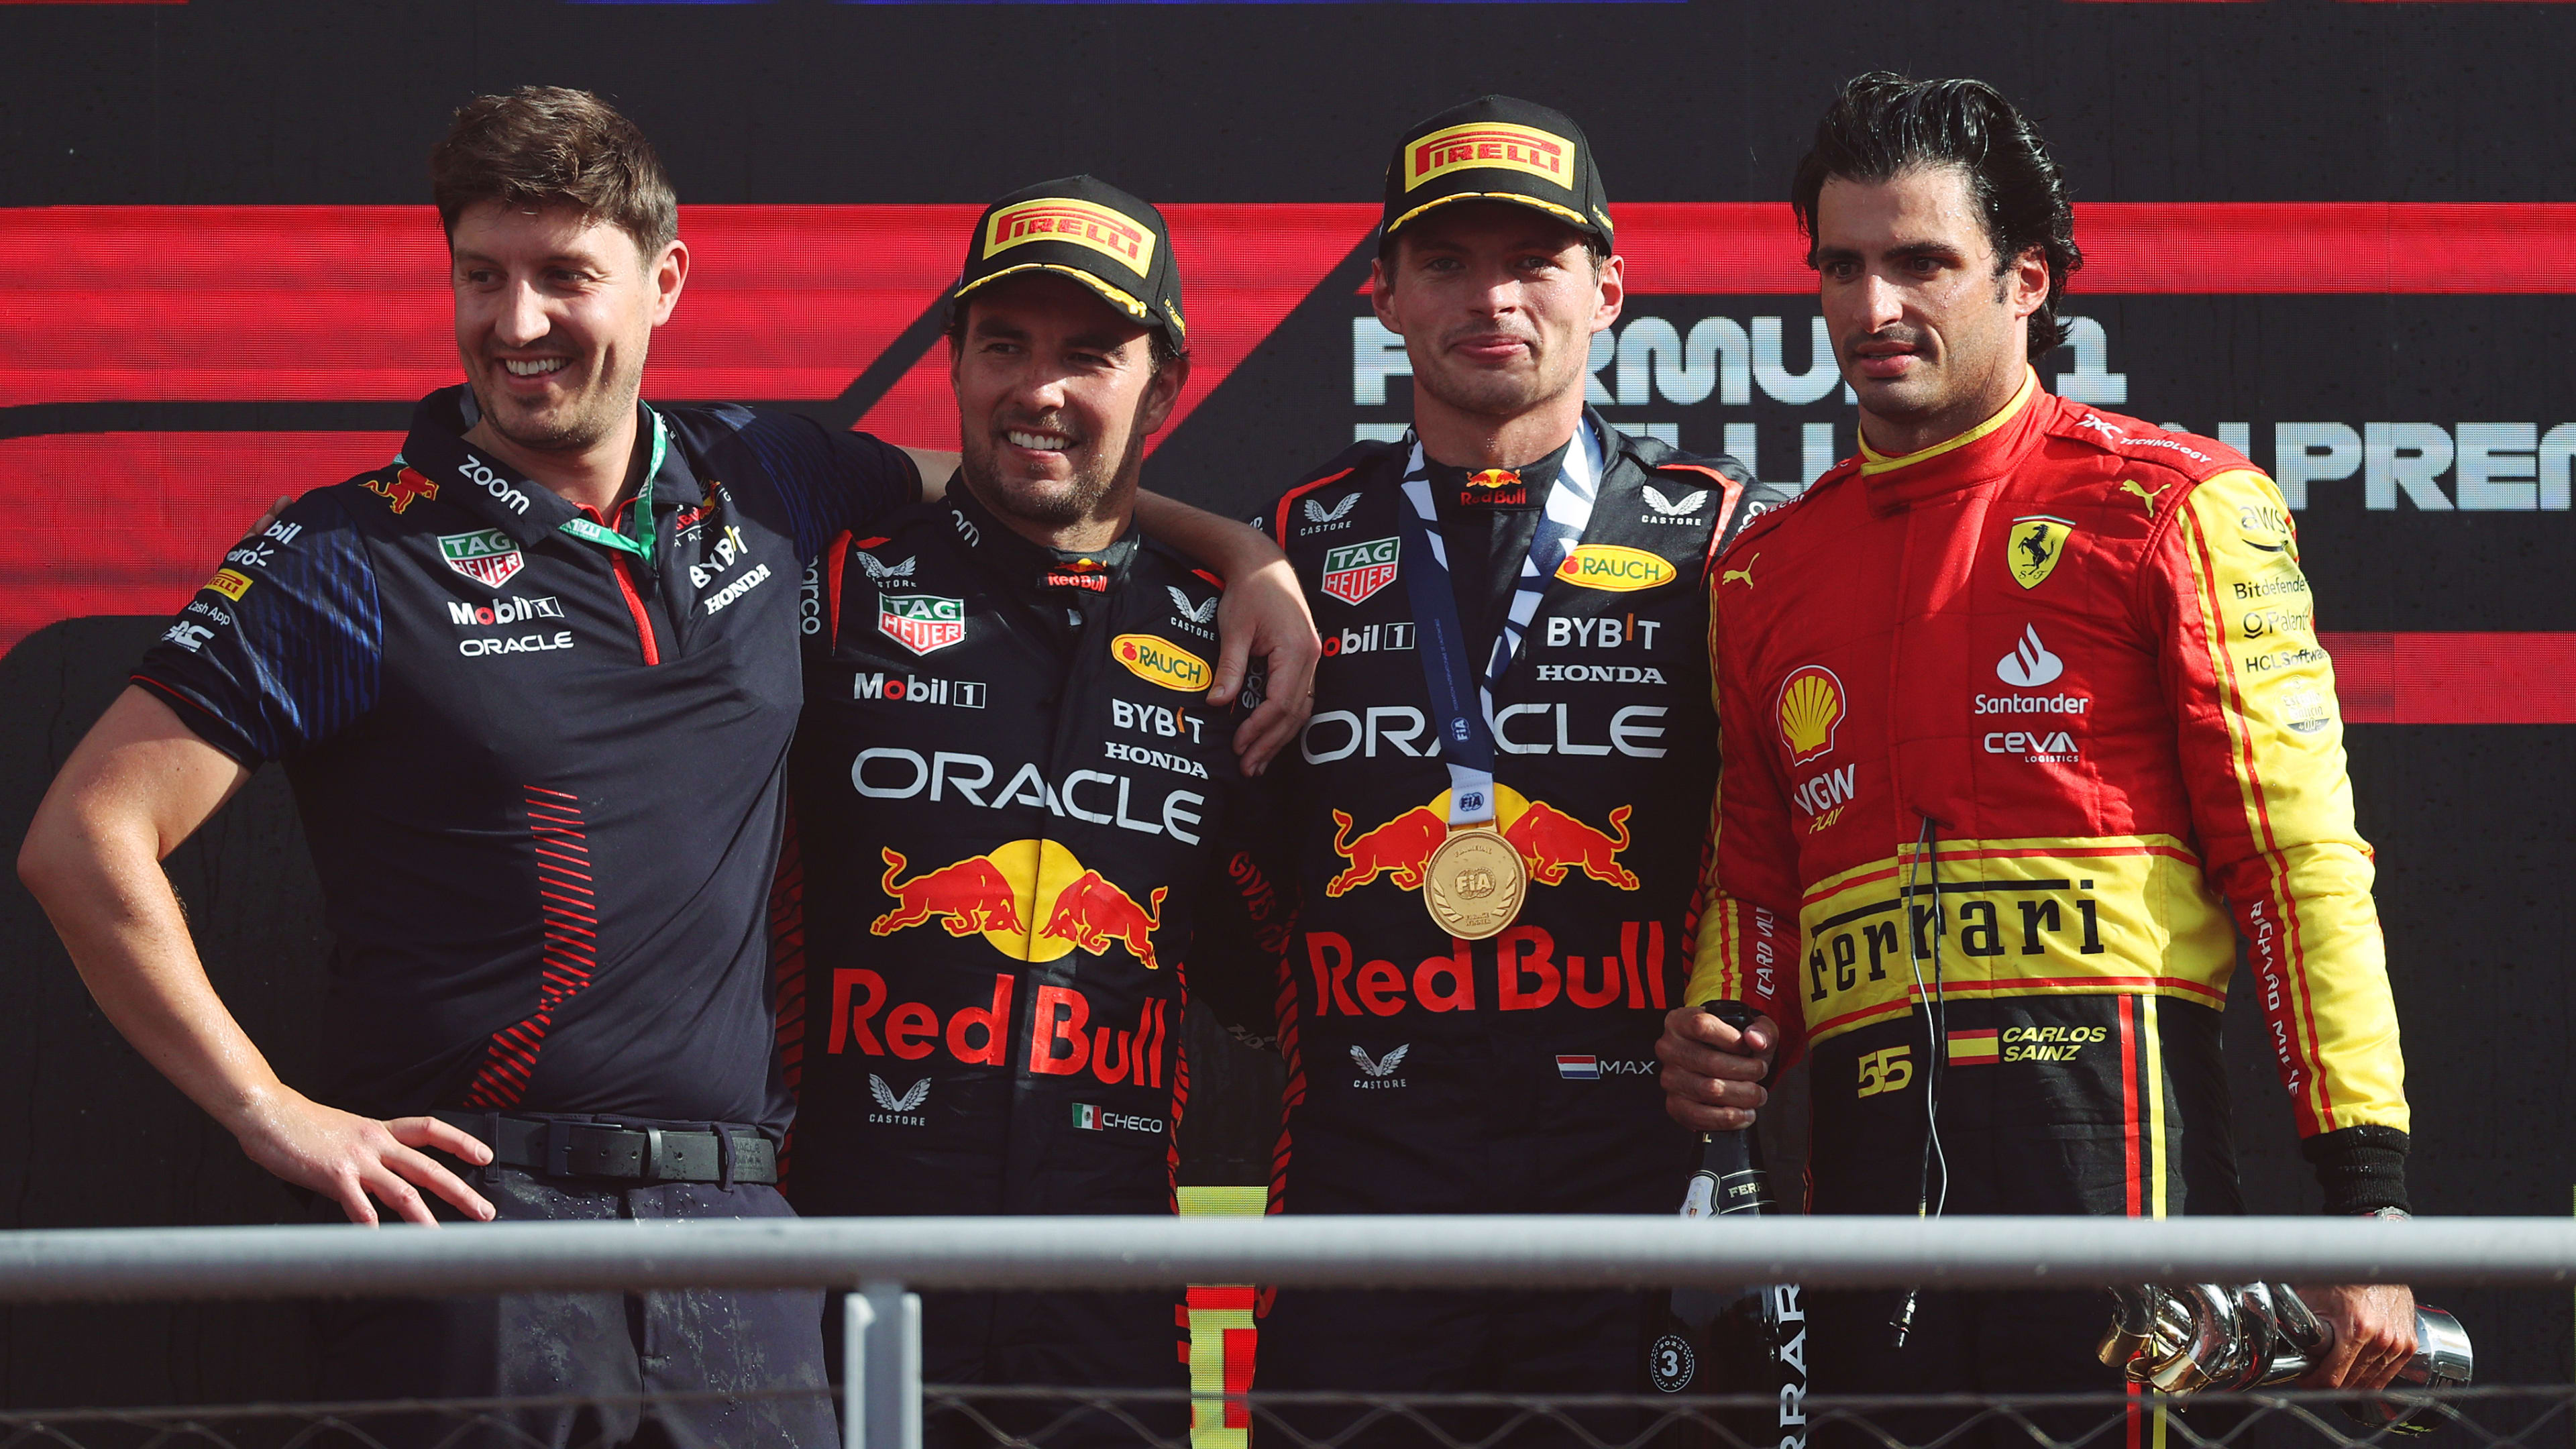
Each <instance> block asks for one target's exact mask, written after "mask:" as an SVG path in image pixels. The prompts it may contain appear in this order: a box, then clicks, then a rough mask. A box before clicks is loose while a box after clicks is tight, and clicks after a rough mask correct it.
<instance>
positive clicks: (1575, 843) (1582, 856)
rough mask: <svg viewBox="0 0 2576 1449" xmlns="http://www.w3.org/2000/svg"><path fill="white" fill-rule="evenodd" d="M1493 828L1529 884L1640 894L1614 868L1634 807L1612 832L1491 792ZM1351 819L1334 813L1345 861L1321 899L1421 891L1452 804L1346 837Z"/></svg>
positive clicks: (1622, 870)
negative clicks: (1377, 889)
mask: <svg viewBox="0 0 2576 1449" xmlns="http://www.w3.org/2000/svg"><path fill="white" fill-rule="evenodd" d="M1494 806H1495V809H1494V815H1495V823H1496V824H1498V825H1500V826H1501V827H1502V832H1503V839H1504V840H1506V841H1508V842H1510V844H1511V847H1512V848H1513V849H1514V850H1517V851H1519V852H1520V853H1521V860H1522V862H1523V863H1524V864H1526V865H1527V866H1528V867H1529V873H1530V879H1531V880H1532V881H1533V882H1535V883H1536V884H1539V885H1551V886H1552V885H1562V884H1564V883H1565V881H1566V879H1567V877H1568V876H1570V875H1581V876H1584V877H1586V878H1587V879H1591V880H1596V881H1599V882H1601V883H1602V884H1603V885H1608V886H1616V887H1618V888H1619V889H1620V890H1623V891H1632V890H1635V889H1637V887H1638V885H1639V881H1638V879H1637V873H1636V872H1635V871H1632V870H1630V869H1628V868H1627V867H1626V866H1624V865H1621V864H1620V863H1619V853H1620V852H1621V851H1624V850H1626V849H1627V848H1628V844H1629V834H1628V816H1629V815H1630V813H1631V812H1632V807H1630V806H1626V805H1621V806H1618V807H1617V808H1615V809H1613V810H1612V811H1611V812H1610V828H1609V829H1608V830H1600V829H1596V828H1594V827H1593V826H1591V825H1589V824H1586V823H1585V822H1584V821H1582V820H1580V819H1578V818H1576V817H1575V816H1572V815H1569V814H1567V813H1566V812H1565V811H1563V810H1559V809H1558V808H1556V807H1555V806H1553V805H1551V804H1549V803H1547V802H1546V801H1544V800H1531V799H1529V798H1527V797H1526V796H1524V795H1522V794H1521V793H1520V792H1519V791H1517V790H1514V789H1513V788H1511V787H1510V786H1509V785H1496V786H1495V787H1494ZM1353 823H1354V822H1353V820H1352V819H1351V815H1350V812H1348V811H1346V810H1336V811H1334V812H1333V853H1334V854H1336V855H1338V856H1340V857H1341V858H1342V861H1343V868H1342V870H1341V873H1340V874H1338V875H1335V876H1334V877H1333V878H1332V879H1331V880H1329V881H1326V882H1325V883H1324V894H1325V895H1327V896H1332V897H1339V896H1343V895H1347V894H1348V893H1350V892H1351V891H1354V890H1357V889H1359V888H1360V887H1361V886H1364V885H1367V884H1369V883H1370V882H1372V881H1374V880H1377V879H1379V878H1380V877H1384V878H1385V879H1386V880H1387V881H1388V882H1389V883H1390V884H1392V885H1393V886H1394V887H1395V888H1396V889H1398V890H1406V891H1418V890H1420V889H1422V881H1423V871H1424V869H1425V868H1426V867H1428V866H1429V865H1430V863H1431V852H1432V851H1433V850H1434V849H1436V848H1438V846H1439V844H1440V842H1441V841H1443V840H1446V839H1448V838H1449V797H1448V795H1446V794H1445V793H1444V794H1442V795H1441V796H1440V797H1439V798H1438V799H1436V800H1433V801H1432V802H1431V803H1430V804H1427V805H1416V806H1414V807H1413V808H1412V809H1410V810H1407V811H1405V812H1404V813H1403V814H1401V815H1398V816H1396V817H1395V818H1394V819H1392V820H1389V821H1387V822H1386V823H1385V824H1383V825H1380V826H1377V827H1375V828H1374V829H1371V830H1366V831H1363V832H1361V833H1360V834H1359V835H1358V836H1357V837H1353V836H1352V835H1351V826H1352V824H1353Z"/></svg>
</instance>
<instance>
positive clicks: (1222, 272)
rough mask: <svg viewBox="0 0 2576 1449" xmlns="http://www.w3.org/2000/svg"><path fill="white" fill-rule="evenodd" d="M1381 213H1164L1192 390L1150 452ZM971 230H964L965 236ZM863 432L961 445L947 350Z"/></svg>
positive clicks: (890, 398) (867, 421)
mask: <svg viewBox="0 0 2576 1449" xmlns="http://www.w3.org/2000/svg"><path fill="white" fill-rule="evenodd" d="M1377 212H1378V209H1377V208H1376V207H1374V206H1369V205H1366V204H1360V205H1349V204H1340V205H1331V206H1225V205H1179V206H1166V207H1164V208H1163V219H1164V220H1165V221H1167V222H1169V223H1170V224H1171V228H1172V253H1173V255H1174V256H1175V257H1177V258H1178V259H1179V261H1180V264H1181V309H1182V312H1183V314H1184V315H1185V316H1186V317H1187V318H1188V320H1189V324H1190V334H1189V349H1190V385H1189V388H1188V390H1186V391H1185V392H1183V393H1182V394H1181V401H1180V406H1179V407H1178V408H1177V409H1175V410H1174V412H1173V414H1172V420H1171V421H1170V422H1168V423H1166V424H1164V425H1163V430H1162V431H1161V432H1160V433H1157V434H1155V435H1154V438H1153V439H1152V443H1151V444H1149V445H1148V446H1149V448H1150V447H1151V446H1152V444H1159V443H1160V442H1161V441H1162V440H1163V439H1165V438H1168V437H1170V436H1171V435H1172V432H1173V430H1174V429H1176V428H1178V427H1179V426H1180V425H1181V424H1182V423H1183V422H1185V421H1187V420H1188V418H1189V415H1190V414H1191V412H1193V411H1194V410H1196V409H1197V407H1198V405H1199V404H1200V403H1201V402H1203V401H1205V400H1206V398H1207V395H1208V394H1209V393H1211V392H1214V391H1215V390H1216V388H1217V385H1218V384H1219V383H1222V382H1224V381H1225V379H1226V377H1227V376H1228V375H1229V374H1231V373H1232V372H1233V371H1234V369H1235V368H1236V367H1237V366H1239V365H1241V364H1242V362H1243V360H1244V359H1245V358H1247V357H1249V356H1251V355H1252V350H1253V349H1254V348H1255V347H1258V346H1259V345H1260V344H1261V343H1262V341H1263V340H1264V339H1266V338H1267V337H1269V336H1270V334H1271V333H1272V332H1274V331H1277V330H1278V327H1279V324H1280V323H1281V322H1282V321H1284V320H1286V318H1287V316H1288V313H1289V312H1290V310H1292V309H1293V308H1295V307H1296V305H1297V304H1298V303H1300V302H1303V301H1305V300H1306V299H1307V298H1308V297H1309V296H1312V295H1313V294H1314V291H1315V288H1316V286H1317V285H1318V284H1320V283H1321V282H1322V281H1323V280H1324V276H1325V274H1326V273H1328V272H1330V271H1331V270H1332V269H1333V268H1334V267H1335V266H1336V265H1338V264H1339V263H1340V262H1341V260H1342V258H1344V257H1346V256H1349V255H1350V253H1351V248H1353V247H1355V246H1358V245H1359V244H1360V241H1361V239H1362V238H1364V237H1366V236H1367V235H1368V233H1369V228H1370V227H1373V226H1375V225H1377ZM971 220H972V218H971V217H970V218H969V221H970V222H971ZM966 224H967V223H960V224H959V228H958V234H959V235H960V236H962V235H964V230H965V226H966ZM767 395H768V396H781V395H782V394H767ZM786 395H788V396H792V394H786ZM859 426H860V427H861V428H862V429H864V430H866V431H868V432H872V433H876V434H878V435H880V436H883V437H887V438H891V439H894V440H896V441H898V442H903V443H909V444H911V445H913V446H914V447H920V448H954V447H956V446H957V400H956V397H955V395H954V394H953V393H951V392H950V390H949V387H948V348H947V345H946V344H944V343H942V344H939V345H936V346H933V347H932V348H931V349H930V351H929V352H927V353H925V354H923V356H922V358H921V360H920V361H919V362H917V363H915V364H914V365H913V367H912V369H911V370H910V371H908V372H906V373H905V374H904V375H903V377H902V378H901V379H899V380H898V381H897V382H896V383H895V385H894V386H893V387H891V388H888V389H887V390H886V394H885V396H884V397H883V398H881V399H879V400H878V402H877V404H876V406H875V407H873V408H871V409H869V410H868V414H867V416H865V417H863V418H861V419H859Z"/></svg>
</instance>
